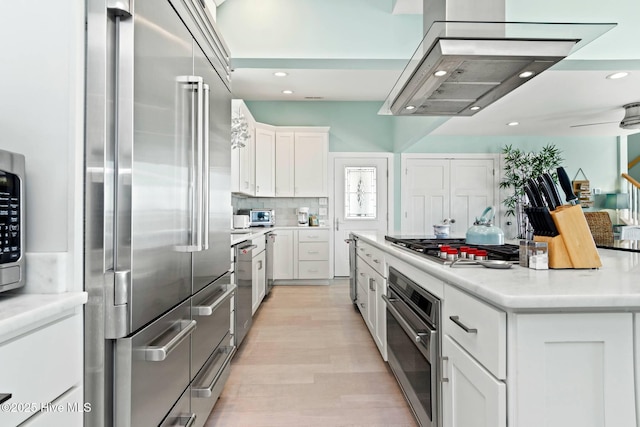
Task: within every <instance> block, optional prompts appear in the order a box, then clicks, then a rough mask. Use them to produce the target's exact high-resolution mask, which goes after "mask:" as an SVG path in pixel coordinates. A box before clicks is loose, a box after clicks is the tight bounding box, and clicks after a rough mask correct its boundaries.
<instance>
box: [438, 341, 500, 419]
mask: <svg viewBox="0 0 640 427" xmlns="http://www.w3.org/2000/svg"><path fill="white" fill-rule="evenodd" d="M442 355H443V357H444V358H445V359H444V361H443V365H444V372H443V373H442V376H443V383H442V407H443V414H442V420H443V423H442V425H443V426H444V427H506V425H507V406H506V405H507V390H506V384H505V383H503V382H502V381H498V380H497V379H496V378H494V377H493V375H491V374H490V373H489V371H487V370H486V369H485V368H484V367H482V365H480V364H479V363H478V362H476V361H475V360H474V359H472V358H471V356H469V355H468V354H467V353H466V352H465V351H464V350H463V349H462V348H461V347H460V346H459V345H458V344H456V343H455V342H454V341H453V340H452V339H451V338H449V336H447V335H445V336H444V337H443V339H442Z"/></svg>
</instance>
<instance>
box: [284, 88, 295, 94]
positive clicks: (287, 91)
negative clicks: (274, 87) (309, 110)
mask: <svg viewBox="0 0 640 427" xmlns="http://www.w3.org/2000/svg"><path fill="white" fill-rule="evenodd" d="M282 93H284V94H285V95H291V94H292V93H293V91H292V90H289V89H287V90H283V91H282Z"/></svg>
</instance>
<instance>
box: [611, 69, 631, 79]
mask: <svg viewBox="0 0 640 427" xmlns="http://www.w3.org/2000/svg"><path fill="white" fill-rule="evenodd" d="M628 75H629V73H627V72H626V71H621V72H619V73H613V74H609V75H608V76H607V78H608V79H609V80H615V79H621V78H623V77H627V76H628Z"/></svg>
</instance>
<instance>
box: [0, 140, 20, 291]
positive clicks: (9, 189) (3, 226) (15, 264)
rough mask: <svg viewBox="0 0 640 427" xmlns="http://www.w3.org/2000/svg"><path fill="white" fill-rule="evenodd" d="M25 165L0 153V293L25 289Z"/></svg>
mask: <svg viewBox="0 0 640 427" xmlns="http://www.w3.org/2000/svg"><path fill="white" fill-rule="evenodd" d="M24 176H25V161H24V156H23V155H21V154H15V153H10V152H8V151H4V150H0V292H3V291H7V290H10V289H15V288H18V287H20V286H23V285H24V281H25V271H24V269H25V261H24V237H25V236H24V218H25V209H24V200H25V196H24V194H25V184H24Z"/></svg>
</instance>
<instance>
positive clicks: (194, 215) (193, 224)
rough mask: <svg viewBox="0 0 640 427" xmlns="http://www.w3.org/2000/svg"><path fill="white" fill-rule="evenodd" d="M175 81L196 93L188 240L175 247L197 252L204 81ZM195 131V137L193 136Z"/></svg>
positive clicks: (199, 247)
mask: <svg viewBox="0 0 640 427" xmlns="http://www.w3.org/2000/svg"><path fill="white" fill-rule="evenodd" d="M176 81H177V82H178V83H179V84H183V85H187V87H188V88H189V90H190V92H191V93H192V94H193V93H195V95H196V100H195V102H193V101H192V104H195V106H196V112H195V116H196V117H195V121H194V120H193V119H192V120H191V122H190V126H191V130H192V132H191V141H190V144H191V159H190V165H189V169H190V172H189V188H190V191H191V199H190V203H191V207H190V208H191V209H190V210H191V217H190V218H189V224H190V225H189V228H190V233H189V236H190V237H189V242H188V244H187V245H186V246H178V247H177V248H176V249H177V250H178V251H181V252H198V251H201V250H202V222H203V221H202V210H203V199H202V176H203V173H202V160H201V159H202V145H203V133H204V132H203V126H202V121H203V120H202V115H203V108H202V103H203V85H204V81H203V79H202V77H200V76H178V77H176ZM194 133H195V138H194V137H193V135H194Z"/></svg>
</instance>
